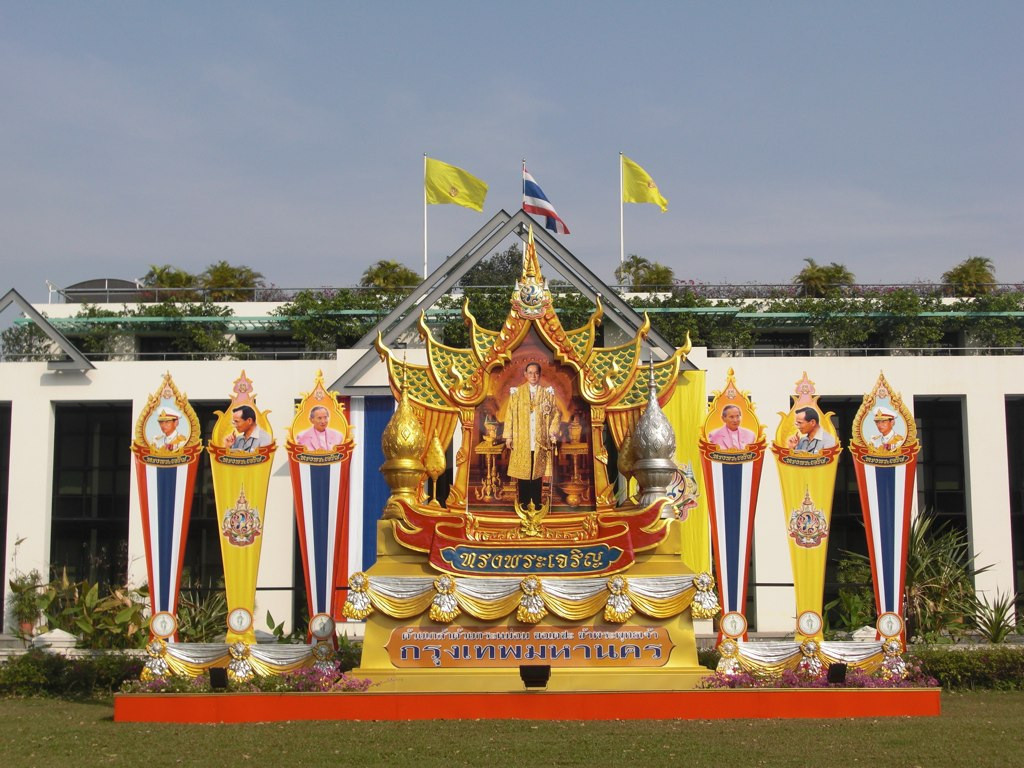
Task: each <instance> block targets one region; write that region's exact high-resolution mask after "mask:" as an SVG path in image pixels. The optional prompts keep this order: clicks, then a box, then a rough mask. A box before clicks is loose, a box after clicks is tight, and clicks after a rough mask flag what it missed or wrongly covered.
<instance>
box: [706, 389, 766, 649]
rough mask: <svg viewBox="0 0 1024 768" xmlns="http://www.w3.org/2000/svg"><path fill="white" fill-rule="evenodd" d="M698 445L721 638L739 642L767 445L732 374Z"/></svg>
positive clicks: (742, 633)
mask: <svg viewBox="0 0 1024 768" xmlns="http://www.w3.org/2000/svg"><path fill="white" fill-rule="evenodd" d="M699 445H700V452H701V466H702V468H703V472H704V488H705V492H706V493H707V500H708V513H709V515H710V518H711V544H712V547H713V550H714V554H715V568H716V572H717V576H718V590H719V598H720V600H721V603H722V621H721V628H722V633H724V634H726V635H729V636H731V637H744V636H745V635H746V618H745V611H746V603H747V581H748V574H749V566H750V546H751V540H752V537H753V531H754V514H755V512H756V510H757V493H758V489H759V488H760V485H761V468H762V466H763V463H764V453H765V448H766V445H767V442H766V438H765V436H764V428H763V426H762V424H761V422H760V421H759V420H758V418H757V414H756V413H755V409H754V405H753V403H752V402H751V401H750V397H749V395H747V393H745V392H741V391H740V390H739V388H738V387H737V386H736V380H735V378H734V374H733V371H732V369H729V375H728V377H727V379H726V382H725V387H723V389H722V390H721V391H720V392H715V393H714V395H713V399H712V402H711V404H710V406H709V411H708V415H707V418H706V419H705V420H704V424H703V427H702V429H701V436H700V442H699ZM719 641H721V635H720V636H719Z"/></svg>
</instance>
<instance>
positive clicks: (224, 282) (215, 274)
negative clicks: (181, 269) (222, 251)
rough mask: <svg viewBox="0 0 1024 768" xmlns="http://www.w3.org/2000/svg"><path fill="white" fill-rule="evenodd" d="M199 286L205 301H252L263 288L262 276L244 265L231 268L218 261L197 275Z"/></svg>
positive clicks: (229, 265)
mask: <svg viewBox="0 0 1024 768" xmlns="http://www.w3.org/2000/svg"><path fill="white" fill-rule="evenodd" d="M199 284H200V286H202V288H203V290H204V291H205V292H206V300H207V301H254V300H255V299H256V293H257V291H258V290H259V289H260V288H265V287H266V283H265V282H264V280H263V274H262V273H261V272H257V271H256V270H255V269H253V268H252V267H247V266H245V265H241V266H237V267H236V266H232V265H231V264H228V263H227V262H226V261H218V262H216V263H215V264H211V265H210V266H208V267H207V268H206V269H205V270H203V272H202V273H201V274H200V275H199Z"/></svg>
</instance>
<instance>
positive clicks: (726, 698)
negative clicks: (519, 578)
mask: <svg viewBox="0 0 1024 768" xmlns="http://www.w3.org/2000/svg"><path fill="white" fill-rule="evenodd" d="M940 713H941V689H939V688H902V689H867V688H863V689H862V688H858V689H854V688H830V689H799V688H790V689H767V690H765V689H761V690H713V691H652V692H647V691H622V692H600V693H564V692H548V691H523V692H520V693H211V694H173V693H159V694H119V695H117V696H115V697H114V720H115V721H116V722H119V723H253V722H269V721H275V722H276V721H283V720H512V719H518V720H722V719H742V718H801V717H802V718H834V717H907V716H910V717H934V716H937V715H939V714H940Z"/></svg>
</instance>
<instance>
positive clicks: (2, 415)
mask: <svg viewBox="0 0 1024 768" xmlns="http://www.w3.org/2000/svg"><path fill="white" fill-rule="evenodd" d="M10 479H11V404H10V403H0V558H3V559H2V560H0V563H6V562H7V493H8V488H9V486H10ZM0 605H2V606H5V605H7V582H6V581H4V582H3V584H0Z"/></svg>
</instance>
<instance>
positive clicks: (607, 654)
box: [387, 626, 674, 669]
mask: <svg viewBox="0 0 1024 768" xmlns="http://www.w3.org/2000/svg"><path fill="white" fill-rule="evenodd" d="M673 647H674V644H673V642H672V638H671V637H670V635H669V632H668V630H667V629H666V628H664V627H641V626H622V627H593V626H591V627H554V626H537V627H489V628H479V629H478V628H475V627H447V628H444V629H434V628H431V627H417V626H406V627H397V628H396V629H394V630H393V631H392V633H391V637H390V639H389V640H388V643H387V649H388V654H389V656H390V658H391V663H392V664H394V665H395V666H396V667H428V668H443V669H456V668H465V667H517V666H519V665H520V664H522V663H544V664H550V665H551V666H553V667H661V666H664V665H665V664H666V662H668V657H669V654H670V653H671V652H672V648H673Z"/></svg>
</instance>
